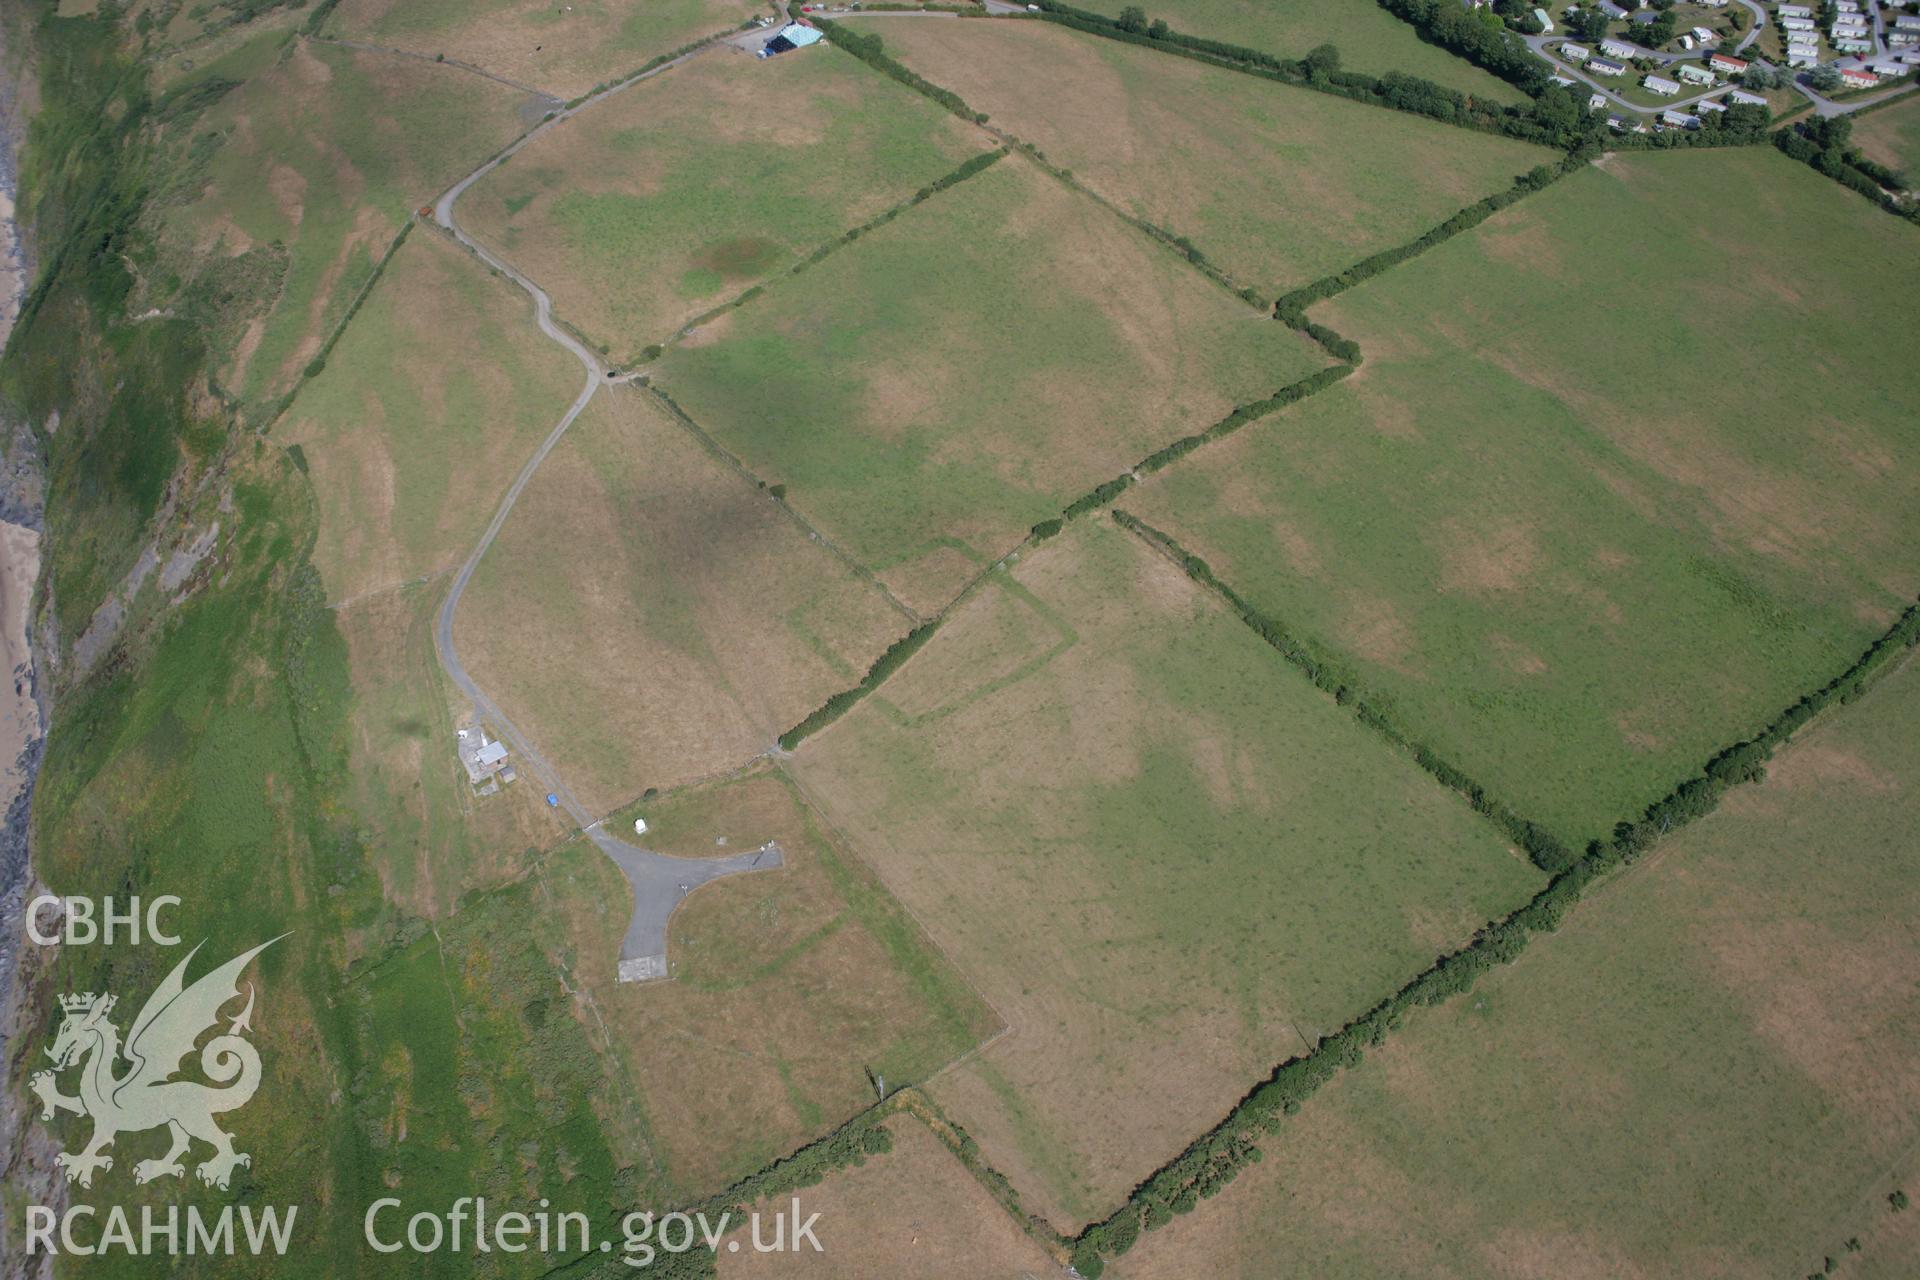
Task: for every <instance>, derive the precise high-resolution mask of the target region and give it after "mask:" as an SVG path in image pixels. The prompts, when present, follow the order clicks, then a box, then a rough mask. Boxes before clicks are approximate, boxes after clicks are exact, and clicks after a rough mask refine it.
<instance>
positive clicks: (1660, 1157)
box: [1109, 661, 1920, 1280]
mask: <svg viewBox="0 0 1920 1280" xmlns="http://www.w3.org/2000/svg"><path fill="white" fill-rule="evenodd" d="M1916 717H1920V669H1916V668H1915V666H1914V664H1913V663H1912V662H1911V661H1909V662H1908V663H1907V665H1906V668H1905V669H1904V670H1901V671H1898V672H1896V673H1893V674H1890V675H1889V676H1887V677H1886V678H1885V680H1883V681H1882V682H1881V683H1880V684H1879V685H1878V686H1876V687H1875V688H1874V689H1873V690H1872V691H1870V692H1869V693H1868V694H1867V696H1866V697H1865V698H1864V699H1863V700H1861V701H1859V702H1857V703H1854V704H1853V705H1851V706H1848V707H1845V708H1841V709H1838V710H1835V711H1833V712H1830V713H1829V715H1828V717H1827V718H1826V719H1825V720H1824V721H1822V722H1821V723H1819V724H1817V725H1815V726H1813V727H1812V728H1810V729H1809V730H1808V731H1806V732H1805V735H1804V736H1803V737H1802V739H1801V740H1800V741H1799V742H1797V743H1796V744H1794V745H1793V746H1791V747H1790V748H1789V749H1788V750H1786V751H1785V752H1783V753H1781V755H1780V756H1779V757H1777V758H1776V760H1775V761H1774V762H1773V764H1772V766H1771V769H1770V774H1769V777H1768V778H1767V780H1766V781H1765V782H1764V783H1763V784H1761V785H1759V786H1754V787H1747V788H1743V789H1741V790H1739V791H1737V792H1735V793H1733V794H1732V795H1731V796H1729V797H1728V799H1727V800H1726V802H1725V803H1724V804H1723V805H1722V807H1721V809H1720V811H1719V812H1718V813H1715V814H1714V815H1712V816H1710V817H1708V818H1706V819H1704V820H1702V821H1701V822H1700V823H1698V824H1697V825H1696V826H1693V827H1691V828H1688V829H1687V830H1686V831H1684V832H1682V833H1681V834H1679V835H1677V836H1675V837H1674V838H1673V839H1672V840H1671V841H1669V842H1668V843H1667V844H1665V845H1663V846H1661V847H1660V848H1659V849H1658V850H1657V852H1656V854H1655V855H1654V856H1653V857H1652V858H1651V859H1649V860H1648V861H1647V862H1645V863H1643V864H1640V865H1638V866H1636V867H1634V868H1632V869H1631V870H1630V871H1628V872H1626V873H1625V874H1623V875H1621V876H1620V877H1618V878H1617V879H1616V880H1614V881H1613V882H1612V883H1609V884H1606V885H1603V886H1601V887H1600V888H1599V889H1597V890H1596V891H1595V892H1594V894H1593V895H1592V896H1591V897H1590V898H1589V899H1588V900H1587V901H1586V902H1584V903H1583V904H1582V905H1581V906H1579V907H1578V908H1577V909H1576V910H1575V912H1574V913H1573V914H1572V915H1571V916H1570V917H1569V918H1568V920H1567V922H1566V923H1565V924H1564V925H1563V926H1562V928H1561V929H1560V931H1559V932H1558V933H1557V934H1555V935H1553V936H1551V937H1547V938H1541V939H1538V940H1536V941H1535V942H1534V943H1533V944H1532V946H1530V947H1529V948H1528V950H1527V951H1526V952H1525V953H1524V954H1523V955H1522V956H1521V958H1520V960H1519V962H1518V963H1517V964H1515V965H1514V966H1513V967H1511V968H1508V969H1503V970H1500V971H1497V972H1496V973H1494V974H1492V975H1491V976H1489V977H1487V978H1484V979H1482V980H1481V982H1480V983H1479V985H1478V986H1477V987H1476V988H1475V990H1474V991H1473V992H1472V993H1471V994H1470V995H1468V996H1466V997H1463V998H1459V999H1455V1000H1453V1001H1451V1002H1449V1003H1448V1004H1447V1005H1445V1006H1443V1007H1441V1008H1439V1009H1436V1010H1432V1011H1421V1012H1416V1013H1415V1014H1413V1015H1411V1017H1410V1018H1409V1020H1408V1023H1407V1025H1406V1027H1405V1028H1404V1029H1403V1030H1402V1031H1400V1032H1399V1033H1397V1034H1396V1035H1395V1036H1393V1037H1392V1038H1390V1039H1389V1040H1388V1041H1387V1043H1386V1045H1385V1046H1384V1047H1383V1048H1381V1049H1377V1050H1374V1051H1372V1052H1371V1053H1370V1054H1369V1056H1368V1058H1367V1059H1366V1061H1365V1062H1364V1063H1363V1064H1362V1065H1361V1066H1360V1067H1358V1068H1356V1069H1354V1070H1351V1071H1348V1072H1346V1073H1344V1074H1343V1075H1342V1076H1340V1077H1339V1078H1338V1079H1336V1080H1335V1081H1334V1082H1333V1083H1332V1084H1330V1085H1329V1086H1328V1087H1326V1088H1325V1089H1323V1090H1322V1091H1321V1092H1320V1093H1319V1094H1318V1095H1317V1096H1315V1097H1314V1098H1313V1099H1312V1100H1310V1101H1309V1102H1307V1103H1306V1105H1305V1107H1304V1108H1303V1110H1302V1111H1301V1112H1300V1113H1299V1114H1298V1115H1296V1116H1294V1117H1292V1118H1291V1119H1289V1120H1288V1121H1287V1122H1286V1125H1285V1127H1284V1128H1282V1130H1281V1131H1280V1133H1279V1135H1278V1136H1277V1137H1275V1138H1274V1139H1272V1140H1271V1141H1270V1142H1269V1143H1268V1145H1267V1148H1266V1151H1265V1156H1266V1158H1265V1159H1264V1160H1263V1161H1262V1162H1260V1163H1259V1164H1258V1165H1256V1166H1254V1167H1252V1168H1250V1169H1249V1170H1248V1171H1247V1172H1246V1173H1244V1174H1242V1175H1241V1177H1240V1178H1239V1180H1238V1181H1237V1182H1236V1183H1235V1184H1234V1185H1232V1186H1231V1187H1229V1188H1227V1189H1226V1190H1225V1191H1224V1192H1222V1193H1221V1194H1220V1195H1219V1196H1217V1197H1215V1198H1214V1199H1213V1200H1210V1201H1206V1202H1203V1203H1202V1204H1201V1206H1200V1207H1199V1208H1198V1209H1197V1210H1196V1211H1195V1212H1194V1213H1192V1214H1189V1215H1188V1216H1186V1217H1183V1218H1176V1219H1175V1220H1174V1221H1173V1223H1172V1224H1171V1225H1169V1226H1168V1227H1166V1228H1164V1229H1162V1230H1160V1231H1158V1232H1154V1233H1150V1234H1149V1235H1148V1236H1146V1237H1145V1238H1144V1239H1143V1240H1142V1242H1141V1243H1140V1244H1139V1245H1138V1246H1136V1248H1135V1250H1134V1251H1133V1253H1131V1254H1129V1255H1128V1256H1126V1257H1125V1258H1123V1259H1122V1260H1121V1261H1120V1262H1119V1263H1116V1264H1115V1265H1113V1266H1112V1267H1110V1268H1109V1272H1110V1274H1112V1275H1114V1276H1116V1277H1119V1278H1120V1280H1162V1278H1164V1280H1173V1278H1174V1277H1187V1276H1193V1275H1207V1276H1220V1277H1236V1276H1244V1277H1249V1278H1251V1277H1265V1276H1270V1275H1273V1274H1274V1268H1275V1266H1276V1263H1277V1262H1281V1261H1284V1263H1285V1264H1286V1265H1287V1266H1289V1267H1297V1268H1298V1269H1299V1270H1300V1271H1301V1272H1302V1273H1308V1274H1312V1275H1315V1276H1324V1277H1330V1278H1339V1280H1358V1278H1360V1277H1397V1276H1405V1275H1409V1274H1418V1275H1421V1276H1427V1277H1433V1278H1434V1280H1449V1278H1453V1277H1459V1278H1461V1280H1467V1278H1472V1280H1483V1278H1486V1277H1492V1278H1494V1280H1589V1278H1591V1280H1650V1278H1652V1277H1663V1276H1687V1277H1691V1278H1698V1280H1720V1278H1726V1280H1734V1278H1742V1280H1744V1278H1745V1277H1751V1276H1803V1275H1808V1274H1809V1273H1814V1272H1820V1271H1821V1269H1822V1259H1823V1258H1825V1257H1833V1258H1837V1259H1841V1260H1842V1261H1841V1265H1840V1267H1839V1270H1838V1271H1837V1273H1836V1274H1838V1275H1841V1276H1848V1277H1851V1276H1856V1275H1882V1276H1911V1275H1914V1274H1915V1273H1916V1268H1920V1234H1917V1233H1916V1231H1915V1228H1914V1226H1913V1223H1912V1221H1911V1219H1913V1218H1914V1217H1915V1211H1914V1210H1912V1209H1909V1210H1908V1211H1907V1212H1906V1213H1905V1214H1903V1215H1898V1217H1899V1219H1900V1220H1897V1221H1893V1222H1889V1219H1890V1218H1894V1217H1895V1215H1893V1214H1892V1213H1891V1212H1890V1209H1889V1205H1888V1200H1887V1197H1888V1196H1889V1195H1890V1194H1891V1193H1892V1192H1893V1191H1894V1190H1895V1189H1898V1188H1902V1187H1904V1188H1905V1189H1906V1190H1907V1192H1908V1193H1909V1194H1910V1195H1911V1194H1912V1193H1913V1192H1914V1190H1915V1184H1914V1183H1913V1182H1912V1181H1911V1179H1913V1178H1914V1177H1915V1176H1916V1175H1917V1174H1920V1163H1917V1162H1916V1152H1917V1151H1920V985H1916V981H1915V975H1916V974H1917V973H1920V856H1916V853H1915V848H1914V842H1913V814H1914V797H1915V792H1916V789H1917V788H1920V737H1917V736H1916V735H1915V734H1914V732H1913V726H1914V724H1915V723H1916ZM1854 1236H1859V1237H1860V1238H1861V1241H1862V1244H1863V1251H1862V1252H1861V1254H1859V1255H1858V1257H1857V1258H1856V1257H1855V1256H1854V1255H1851V1254H1849V1253H1847V1252H1846V1250H1845V1242H1846V1241H1847V1240H1848V1239H1849V1238H1850V1237H1854Z"/></svg>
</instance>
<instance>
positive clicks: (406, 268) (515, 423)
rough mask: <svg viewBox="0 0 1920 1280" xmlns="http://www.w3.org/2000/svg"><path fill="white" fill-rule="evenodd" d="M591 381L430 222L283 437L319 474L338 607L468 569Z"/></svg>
mask: <svg viewBox="0 0 1920 1280" xmlns="http://www.w3.org/2000/svg"><path fill="white" fill-rule="evenodd" d="M580 377H581V373H580V365H579V363H578V362H577V361H575V360H574V359H573V358H572V357H571V356H569V355H568V354H567V353H566V352H564V351H562V350H560V348H558V347H556V346H554V345H553V344H552V343H550V342H548V341H547V340H546V339H545V338H543V337H541V336H540V333H539V331H538V330H536V329H535V328H534V327H533V308H532V305H531V304H530V303H529V302H528V301H527V297H526V295H525V294H524V293H522V292H520V290H519V289H518V288H516V287H514V286H513V285H510V284H508V283H507V282H506V281H504V280H499V279H494V278H492V277H491V276H490V275H489V273H488V271H487V268H486V267H485V266H483V265H482V264H481V263H480V262H479V260H478V259H476V258H474V257H473V256H472V255H471V254H469V253H468V252H467V251H466V250H465V249H462V248H460V247H459V246H457V245H455V244H454V243H453V242H452V241H450V240H448V239H446V238H444V237H443V236H441V235H439V234H438V233H436V232H433V231H431V230H428V229H426V228H424V227H421V228H416V230H415V232H414V233H413V234H412V235H411V236H409V237H408V240H407V243H406V244H405V245H403V246H401V249H400V252H399V253H397V254H396V255H395V256H394V258H393V261H392V262H391V263H390V264H389V265H388V267H387V270H386V273H385V274H384V275H383V276H382V277H381V279H380V282H379V283H378V284H377V285H376V286H375V287H374V289H373V292H372V293H371V294H369V295H368V297H367V301H366V303H365V304H364V305H363V306H362V307H361V308H360V312H359V314H358V315H356V316H355V317H354V322H353V324H352V325H351V326H350V327H349V328H348V329H347V331H346V333H345V334H344V335H342V337H341V340H340V342H339V344H338V345H337V346H335V347H334V349H333V353H332V354H331V356H329V357H328V360H327V367H326V369H325V370H324V371H323V372H321V373H320V375H319V376H318V377H316V378H314V379H313V380H312V381H311V382H309V383H307V384H306V385H305V386H304V387H302V388H301V391H300V395H299V398H298V399H296V400H295V401H294V404H293V407H292V409H291V410H289V412H288V414H287V416H286V417H285V419H283V420H282V422H281V423H280V425H279V427H278V428H277V430H276V435H278V436H279V437H280V438H282V439H283V440H285V441H288V442H290V443H295V444H298V445H299V446H300V449H301V451H302V453H303V454H304V455H305V460H306V463H307V467H308V471H309V473H310V474H311V475H312V477H313V486H314V491H315V493H316V495H317V497H318V500H319V504H320V541H319V545H318V547H317V548H316V549H315V553H314V559H315V562H316V563H317V564H318V566H319V568H320V572H321V575H322V576H323V577H324V578H325V580H326V584H327V592H328V597H329V598H330V599H332V600H336V601H338V600H352V599H356V598H358V597H360V596H363V595H365V594H367V593H368V592H372V591H378V590H382V589H385V588H390V587H394V586H398V585H400V584H402V583H406V582H412V581H415V580H418V579H421V578H424V577H428V576H431V575H435V574H439V573H442V572H444V571H446V570H448V569H451V568H453V567H454V566H455V565H457V564H459V563H460V562H461V561H463V560H465V559H466V557H467V553H468V552H469V551H470V550H471V549H472V547H473V544H474V542H475V540H476V539H478V538H479V536H480V531H481V530H482V529H484V528H485V527H486V524H487V521H488V520H489V519H491V518H492V516H493V511H494V507H495V506H496V505H498V503H499V501H500V498H501V496H502V495H503V494H504V493H505V492H506V490H507V486H508V484H509V483H510V482H511V481H512V479H513V476H514V473H515V472H517V471H519V469H520V467H521V466H522V465H523V464H524V463H525V462H526V460H527V459H528V458H529V457H530V456H532V454H533V451H534V449H535V447H536V446H538V445H539V443H540V441H541V440H542V439H543V438H545V436H546V434H547V432H548V431H550V430H552V428H553V424H554V423H556V422H558V421H559V420H560V415H561V413H562V411H563V410H564V409H565V407H566V405H567V403H568V402H569V401H570V400H571V399H572V398H573V396H574V395H575V394H576V393H577V392H578V391H579V389H580Z"/></svg>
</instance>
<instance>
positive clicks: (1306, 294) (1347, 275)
mask: <svg viewBox="0 0 1920 1280" xmlns="http://www.w3.org/2000/svg"><path fill="white" fill-rule="evenodd" d="M1599 154H1600V152H1599V148H1598V147H1597V146H1585V147H1582V148H1580V149H1579V150H1577V151H1575V152H1573V153H1572V154H1570V155H1568V156H1566V157H1564V158H1563V159H1561V160H1559V161H1558V162H1557V163H1554V164H1542V165H1535V166H1534V167H1533V168H1532V169H1529V170H1528V171H1527V172H1525V173H1523V174H1521V175H1520V176H1519V177H1518V178H1517V179H1515V180H1514V184H1513V185H1512V186H1511V187H1508V188H1507V189H1506V190H1505V191H1496V192H1495V193H1494V194H1492V195H1490V196H1488V197H1486V198H1485V199H1484V200H1478V201H1475V202H1474V203H1473V204H1470V205H1468V206H1467V207H1466V208H1464V209H1462V210H1460V212H1458V213H1456V214H1454V215H1453V216H1452V217H1451V218H1448V219H1447V220H1446V221H1445V222H1443V223H1441V224H1440V225H1439V226H1437V227H1435V228H1434V229H1433V230H1431V231H1429V232H1427V233H1426V234H1425V235H1423V236H1421V237H1420V238H1419V239H1418V240H1414V241H1411V242H1409V243H1407V244H1403V245H1396V246H1395V247H1393V248H1391V249H1383V250H1381V251H1380V252H1379V253H1376V254H1374V255H1373V256H1372V257H1370V258H1362V259H1361V260H1360V261H1358V262H1356V263H1354V264H1353V265H1352V266H1350V267H1348V268H1347V269H1346V270H1344V271H1341V272H1338V273H1337V274H1335V275H1330V276H1322V277H1321V278H1320V279H1318V280H1315V281H1314V282H1313V283H1312V284H1307V285H1302V286H1301V287H1300V288H1298V289H1295V290H1293V291H1292V292H1291V293H1288V294H1286V295H1284V296H1283V297H1281V298H1280V299H1279V300H1278V301H1277V302H1275V303H1274V304H1273V311H1274V314H1275V315H1276V316H1278V317H1279V318H1280V319H1281V320H1283V321H1285V322H1286V323H1287V324H1288V325H1291V326H1292V327H1293V328H1296V329H1300V330H1302V331H1307V332H1310V331H1311V330H1310V329H1309V322H1308V321H1307V319H1306V314H1305V313H1306V309H1307V308H1308V307H1309V306H1311V305H1312V304H1314V303H1316V302H1323V301H1325V300H1326V299H1328V298H1331V297H1333V296H1334V295H1335V294H1340V293H1345V292H1346V291H1347V290H1348V289H1351V288H1353V286H1355V285H1357V284H1359V283H1361V282H1362V281H1365V280H1371V279H1372V278H1373V277H1374V276H1377V275H1379V274H1380V273H1381V272H1383V271H1385V270H1387V269H1388V268H1389V267H1395V266H1398V265H1399V264H1400V263H1402V262H1405V261H1406V260H1407V259H1409V258H1417V257H1419V256H1420V255H1421V254H1423V253H1425V252H1426V251H1427V250H1429V249H1431V248H1433V247H1434V246H1436V245H1440V244H1444V243H1446V242H1447V241H1448V240H1451V239H1453V237H1455V236H1457V235H1459V234H1460V233H1461V232H1463V231H1471V230H1472V229H1473V228H1475V227H1477V226H1479V225H1480V224H1481V223H1483V222H1485V221H1486V220H1487V219H1488V218H1491V217H1492V216H1493V215H1494V214H1496V213H1498V212H1500V210H1502V209H1504V208H1506V207H1507V206H1508V205H1511V204H1513V203H1515V202H1516V201H1518V200H1521V199H1523V198H1524V197H1526V196H1528V195H1531V194H1533V193H1534V192H1536V191H1540V190H1543V189H1545V188H1547V187H1550V186H1552V185H1553V184H1554V183H1556V182H1558V181H1559V180H1560V179H1561V178H1564V177H1565V176H1566V175H1568V174H1569V173H1572V172H1574V171H1575V170H1577V169H1581V168H1584V167H1585V166H1586V165H1587V164H1588V163H1589V162H1590V161H1591V160H1593V159H1594V158H1595V157H1596V156H1597V155H1599ZM1324 332H1326V333H1329V334H1332V333H1333V331H1332V330H1330V329H1329V330H1324ZM1333 336H1335V337H1338V335H1337V334H1334V335H1333Z"/></svg>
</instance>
